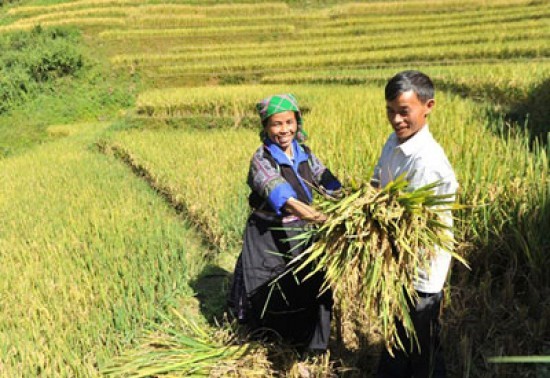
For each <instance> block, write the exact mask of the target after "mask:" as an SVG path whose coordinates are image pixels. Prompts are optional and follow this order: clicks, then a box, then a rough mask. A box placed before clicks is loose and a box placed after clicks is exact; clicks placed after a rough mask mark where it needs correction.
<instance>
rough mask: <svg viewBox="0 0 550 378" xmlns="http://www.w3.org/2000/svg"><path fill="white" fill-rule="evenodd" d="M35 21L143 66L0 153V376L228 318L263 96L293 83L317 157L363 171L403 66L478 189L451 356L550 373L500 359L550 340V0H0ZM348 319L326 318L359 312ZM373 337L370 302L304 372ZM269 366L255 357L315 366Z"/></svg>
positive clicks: (111, 356)
mask: <svg viewBox="0 0 550 378" xmlns="http://www.w3.org/2000/svg"><path fill="white" fill-rule="evenodd" d="M0 4H2V3H0ZM36 27H40V28H51V27H69V28H76V29H78V30H80V31H81V33H82V35H83V44H84V45H85V46H84V47H85V48H86V49H88V51H90V53H91V54H92V55H94V57H95V58H96V59H98V60H99V61H101V62H102V64H104V65H105V67H106V68H105V70H106V72H105V75H106V77H107V76H108V75H120V77H130V78H131V79H132V80H134V81H135V82H136V83H138V85H137V87H136V88H137V89H136V94H135V101H134V104H133V105H132V106H131V107H129V108H123V109H122V108H121V110H120V112H119V113H117V115H116V116H113V117H109V118H108V119H101V120H96V121H89V120H88V121H86V122H84V121H82V122H75V123H71V124H55V123H52V124H48V125H46V126H45V127H46V130H47V133H48V135H50V136H51V138H49V139H48V140H47V142H44V143H41V144H36V145H34V146H33V147H30V148H28V149H27V150H25V151H23V152H21V153H19V154H16V155H13V156H7V157H0V172H1V178H2V179H1V180H0V257H1V259H2V260H1V261H2V264H0V272H1V275H2V277H3V279H2V280H1V283H0V288H1V292H0V304H1V310H0V376H5V377H34V376H41V377H98V376H104V375H112V374H111V373H109V371H113V370H106V367H108V366H111V364H112V363H113V361H116V359H117V358H118V357H119V356H121V355H124V354H125V353H126V352H127V351H130V350H133V349H135V348H139V345H140V340H141V336H143V335H144V334H147V333H148V332H149V331H150V330H151V324H161V323H162V322H163V321H165V320H166V319H167V317H168V318H170V315H167V314H172V313H173V312H172V310H173V309H176V310H177V311H178V312H179V313H181V314H183V315H182V316H183V317H185V318H186V319H190V320H192V321H193V322H197V323H198V324H202V325H203V326H204V327H205V328H206V329H211V330H215V329H217V327H218V325H217V324H216V321H215V320H213V319H214V318H215V319H217V320H218V321H221V320H222V319H223V317H224V311H223V308H224V298H225V293H226V291H227V285H228V281H229V279H230V276H231V271H232V267H233V264H234V262H235V259H236V256H237V254H238V252H239V248H240V246H241V234H242V231H243V229H244V224H245V220H246V218H247V216H248V214H249V209H248V202H247V196H248V191H249V189H248V187H247V186H246V176H247V172H248V165H249V161H250V158H251V156H252V154H253V153H254V151H255V150H256V148H257V147H258V146H259V145H260V140H259V131H260V129H259V123H258V120H257V115H256V114H255V111H254V105H255V103H256V102H257V101H258V100H259V99H261V98H263V97H265V96H267V95H270V94H274V93H286V92H291V93H293V94H294V95H295V96H296V97H297V98H298V100H299V102H300V104H301V107H302V109H303V110H304V122H305V129H306V130H307V131H308V133H309V138H310V139H309V141H308V145H309V146H310V147H311V148H312V150H313V151H315V153H316V154H317V156H319V157H320V158H321V159H322V161H323V162H324V163H325V164H326V165H327V166H329V167H330V168H331V170H332V171H333V172H334V173H335V174H336V175H337V176H338V177H339V178H341V179H342V180H344V181H346V180H350V179H354V180H368V179H369V178H370V176H371V174H372V170H373V168H374V165H375V163H376V160H377V158H378V155H379V154H380V152H381V149H382V146H383V144H384V142H385V140H386V138H387V136H388V135H389V133H390V131H391V130H390V129H391V128H390V126H389V124H388V122H387V120H386V116H385V102H384V97H383V87H384V83H385V82H386V80H387V79H388V78H389V77H391V76H393V75H394V74H395V73H397V72H399V71H400V70H403V69H419V70H421V71H424V72H426V73H427V74H429V75H430V76H431V77H432V78H433V79H434V82H435V84H436V88H437V89H436V108H435V110H434V112H433V114H431V115H430V118H429V125H430V130H431V131H432V133H433V134H434V136H435V137H436V139H437V140H438V141H439V142H440V144H441V145H442V146H443V148H444V149H445V151H446V153H447V155H448V157H449V160H450V161H451V163H452V165H453V167H454V169H455V172H456V174H457V178H458V181H459V183H460V189H459V200H460V202H462V203H465V204H470V205H474V207H473V208H471V209H466V210H462V211H460V212H459V213H457V214H456V215H457V217H458V221H457V222H456V230H455V233H456V235H457V238H458V240H459V242H460V244H459V250H460V253H462V254H463V255H464V256H465V257H466V258H467V260H468V261H469V262H470V265H471V269H470V270H468V269H466V268H465V267H463V266H460V265H459V264H455V265H454V266H453V269H452V272H451V274H450V277H449V279H448V283H447V287H446V301H445V308H444V311H443V314H442V319H443V337H444V343H445V344H444V345H445V353H446V356H447V365H448V370H449V376H450V377H495V378H496V377H536V378H543V377H548V376H550V369H549V367H548V366H549V365H548V364H547V363H546V364H545V363H511V364H498V363H493V362H491V360H490V358H491V357H495V356H548V355H550V299H549V298H550V278H549V277H550V276H549V275H548V272H547V267H548V266H550V265H549V264H550V238H549V236H548V235H549V232H548V231H549V229H550V177H549V173H550V172H549V161H548V155H549V150H550V147H549V145H550V144H549V143H548V142H549V139H548V138H549V131H550V126H549V123H548V119H549V118H548V117H549V116H550V114H549V112H548V105H547V104H548V102H549V101H550V44H549V43H548V42H549V40H550V38H549V37H550V3H548V2H547V1H542V0H541V1H538V0H495V1H491V2H488V1H483V0H461V1H455V0H431V1H428V0H411V1H404V0H397V1H389V2H385V1H365V2H353V3H352V2H349V3H344V2H333V1H287V2H243V3H236V2H223V3H222V2H214V1H208V0H205V1H185V0H166V1H161V0H79V1H52V0H22V1H20V2H12V3H6V4H4V5H2V6H0V35H1V36H6V35H12V34H14V33H25V32H30V31H31V30H33V28H36ZM0 83H1V81H0ZM31 116H32V115H31ZM2 117H9V114H7V115H2ZM6 119H8V120H9V118H6ZM13 127H17V125H14V126H13ZM176 318H177V317H176ZM336 318H338V319H335V325H334V328H335V331H336V329H337V328H338V327H343V326H342V324H341V323H342V320H343V321H344V322H345V321H349V319H347V318H346V317H345V314H341V313H339V314H337V316H336ZM172 319H173V317H172ZM337 320H339V321H337ZM344 326H345V325H344ZM344 328H345V327H344ZM346 329H349V327H348V328H346ZM337 333H338V332H335V335H336V334H337ZM380 346H381V343H380V340H377V338H376V332H375V330H374V331H373V329H371V324H370V322H369V319H364V322H363V324H361V325H360V327H355V333H354V334H353V335H351V336H350V335H344V337H343V339H342V337H336V336H335V337H334V338H333V340H332V341H331V356H330V358H331V359H332V362H330V363H327V362H326V361H325V362H324V363H323V364H322V365H323V366H319V369H317V370H315V366H313V365H314V364H313V363H312V366H311V367H310V368H311V369H313V371H314V372H316V373H315V374H316V375H312V376H316V377H317V376H318V377H333V376H346V377H347V376H349V377H371V376H373V371H374V369H375V367H376V357H377V354H378V351H379V348H380ZM264 365H265V361H263V360H262V366H261V367H260V366H258V369H259V370H258V371H259V372H260V373H258V375H257V376H268V375H272V376H282V377H301V376H304V375H303V374H305V373H304V372H303V371H301V370H300V369H297V368H296V366H295V365H288V364H287V365H285V364H283V365H282V366H275V367H272V368H271V369H267V370H265V369H264V367H265V366H264ZM327 366H329V368H327ZM338 366H339V367H340V369H337V367H338ZM246 371H247V373H246V374H245V373H241V374H240V375H239V373H238V372H235V371H233V372H231V373H229V372H227V371H226V373H224V374H222V375H221V376H223V375H226V376H251V374H253V373H252V371H253V369H252V370H250V365H247V370H246ZM107 373H109V374H107ZM166 373H170V372H169V371H167V372H166ZM122 376H124V375H123V374H122ZM218 376H220V375H218Z"/></svg>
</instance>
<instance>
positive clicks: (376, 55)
mask: <svg viewBox="0 0 550 378" xmlns="http://www.w3.org/2000/svg"><path fill="white" fill-rule="evenodd" d="M549 54H550V48H549V47H548V44H546V43H545V39H535V40H525V41H524V40H520V41H508V42H502V43H500V44H496V45H492V44H486V43H479V44H471V45H469V44H466V45H460V44H457V45H439V46H436V48H434V49H432V50H430V51H426V50H425V49H423V48H418V49H407V48H402V49H392V50H389V51H385V50H380V51H372V52H360V53H353V54H343V55H332V54H329V55H317V56H311V57H310V56H304V57H296V58H294V59H292V60H290V61H286V60H272V59H265V58H263V57H260V58H250V59H241V60H237V61H227V62H226V61H220V62H212V63H202V62H191V63H188V64H186V65H180V66H176V65H174V66H161V67H159V68H158V71H159V72H164V73H175V72H178V73H181V74H185V75H194V74H207V73H209V74H212V75H224V74H229V73H232V74H235V73H243V74H245V73H254V72H256V71H259V72H266V71H269V70H271V69H281V70H282V69H288V70H291V69H296V68H300V67H303V68H305V67H308V68H309V67H319V68H321V67H329V68H333V67H341V66H345V67H353V66H354V65H358V66H362V65H368V64H382V63H396V62H408V61H415V62H418V61H422V62H428V61H436V62H441V61H454V60H458V59H472V58H473V59H479V58H483V59H488V58H492V59H506V58H518V57H524V58H537V57H545V56H547V55H549Z"/></svg>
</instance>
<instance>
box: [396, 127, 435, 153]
mask: <svg viewBox="0 0 550 378" xmlns="http://www.w3.org/2000/svg"><path fill="white" fill-rule="evenodd" d="M394 136H395V133H394ZM431 138H432V134H431V133H430V129H429V128H428V125H424V127H422V128H421V129H420V130H418V132H417V133H416V134H414V135H413V136H412V137H411V138H410V139H409V140H407V141H405V142H404V143H401V144H399V141H397V143H398V144H397V146H396V147H397V148H399V149H401V151H402V152H403V154H404V155H406V156H411V155H414V154H415V153H416V152H418V151H419V150H420V149H421V148H422V147H423V146H424V144H425V142H426V141H427V140H428V139H431ZM395 139H396V140H397V136H395Z"/></svg>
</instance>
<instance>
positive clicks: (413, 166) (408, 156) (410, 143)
mask: <svg viewBox="0 0 550 378" xmlns="http://www.w3.org/2000/svg"><path fill="white" fill-rule="evenodd" d="M403 173H405V174H406V175H405V178H406V180H407V181H408V182H409V186H410V188H411V189H416V188H419V187H422V186H424V185H427V184H431V183H432V182H434V181H439V180H440V181H441V185H439V186H438V187H437V188H436V189H435V193H436V194H453V195H454V194H455V193H456V190H457V189H458V182H457V181H456V177H455V174H454V171H453V168H452V167H451V164H450V163H449V160H448V159H447V156H446V155H445V152H444V151H443V149H442V148H441V146H440V145H439V143H437V141H436V140H435V139H434V138H433V136H432V134H431V133H430V130H429V128H428V125H425V126H424V127H422V128H421V129H420V130H419V131H418V132H417V133H416V134H415V135H413V136H412V137H411V138H410V139H409V140H407V141H405V142H404V143H401V144H400V143H399V140H398V139H397V136H396V135H395V133H392V134H391V135H390V137H389V138H388V140H387V141H386V144H385V145H384V148H383V149H382V154H381V155H380V159H379V160H378V163H377V164H376V167H375V169H374V175H373V181H374V182H378V183H379V185H380V187H385V186H386V185H387V184H388V183H389V182H391V181H393V180H394V179H396V178H397V177H399V176H400V175H401V174H403ZM444 220H445V222H446V223H447V224H449V225H450V226H452V224H453V220H452V217H451V214H450V212H449V214H446V215H445V217H444ZM435 252H436V254H435V257H434V258H433V259H432V260H431V262H430V268H429V269H427V270H424V269H419V270H418V275H417V277H416V279H415V281H414V287H415V289H416V290H418V291H421V292H424V293H437V292H439V291H441V290H442V289H443V285H444V284H445V279H446V277H447V272H448V270H449V266H450V263H451V255H450V254H449V253H447V252H446V251H444V250H443V249H441V248H437V249H436V251H435Z"/></svg>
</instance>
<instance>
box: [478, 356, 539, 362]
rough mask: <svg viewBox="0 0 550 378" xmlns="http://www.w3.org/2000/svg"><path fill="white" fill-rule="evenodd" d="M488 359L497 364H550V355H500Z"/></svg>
mask: <svg viewBox="0 0 550 378" xmlns="http://www.w3.org/2000/svg"><path fill="white" fill-rule="evenodd" d="M487 361H489V362H491V363H496V364H541V363H542V364H550V356H500V357H489V358H488V359H487Z"/></svg>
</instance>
